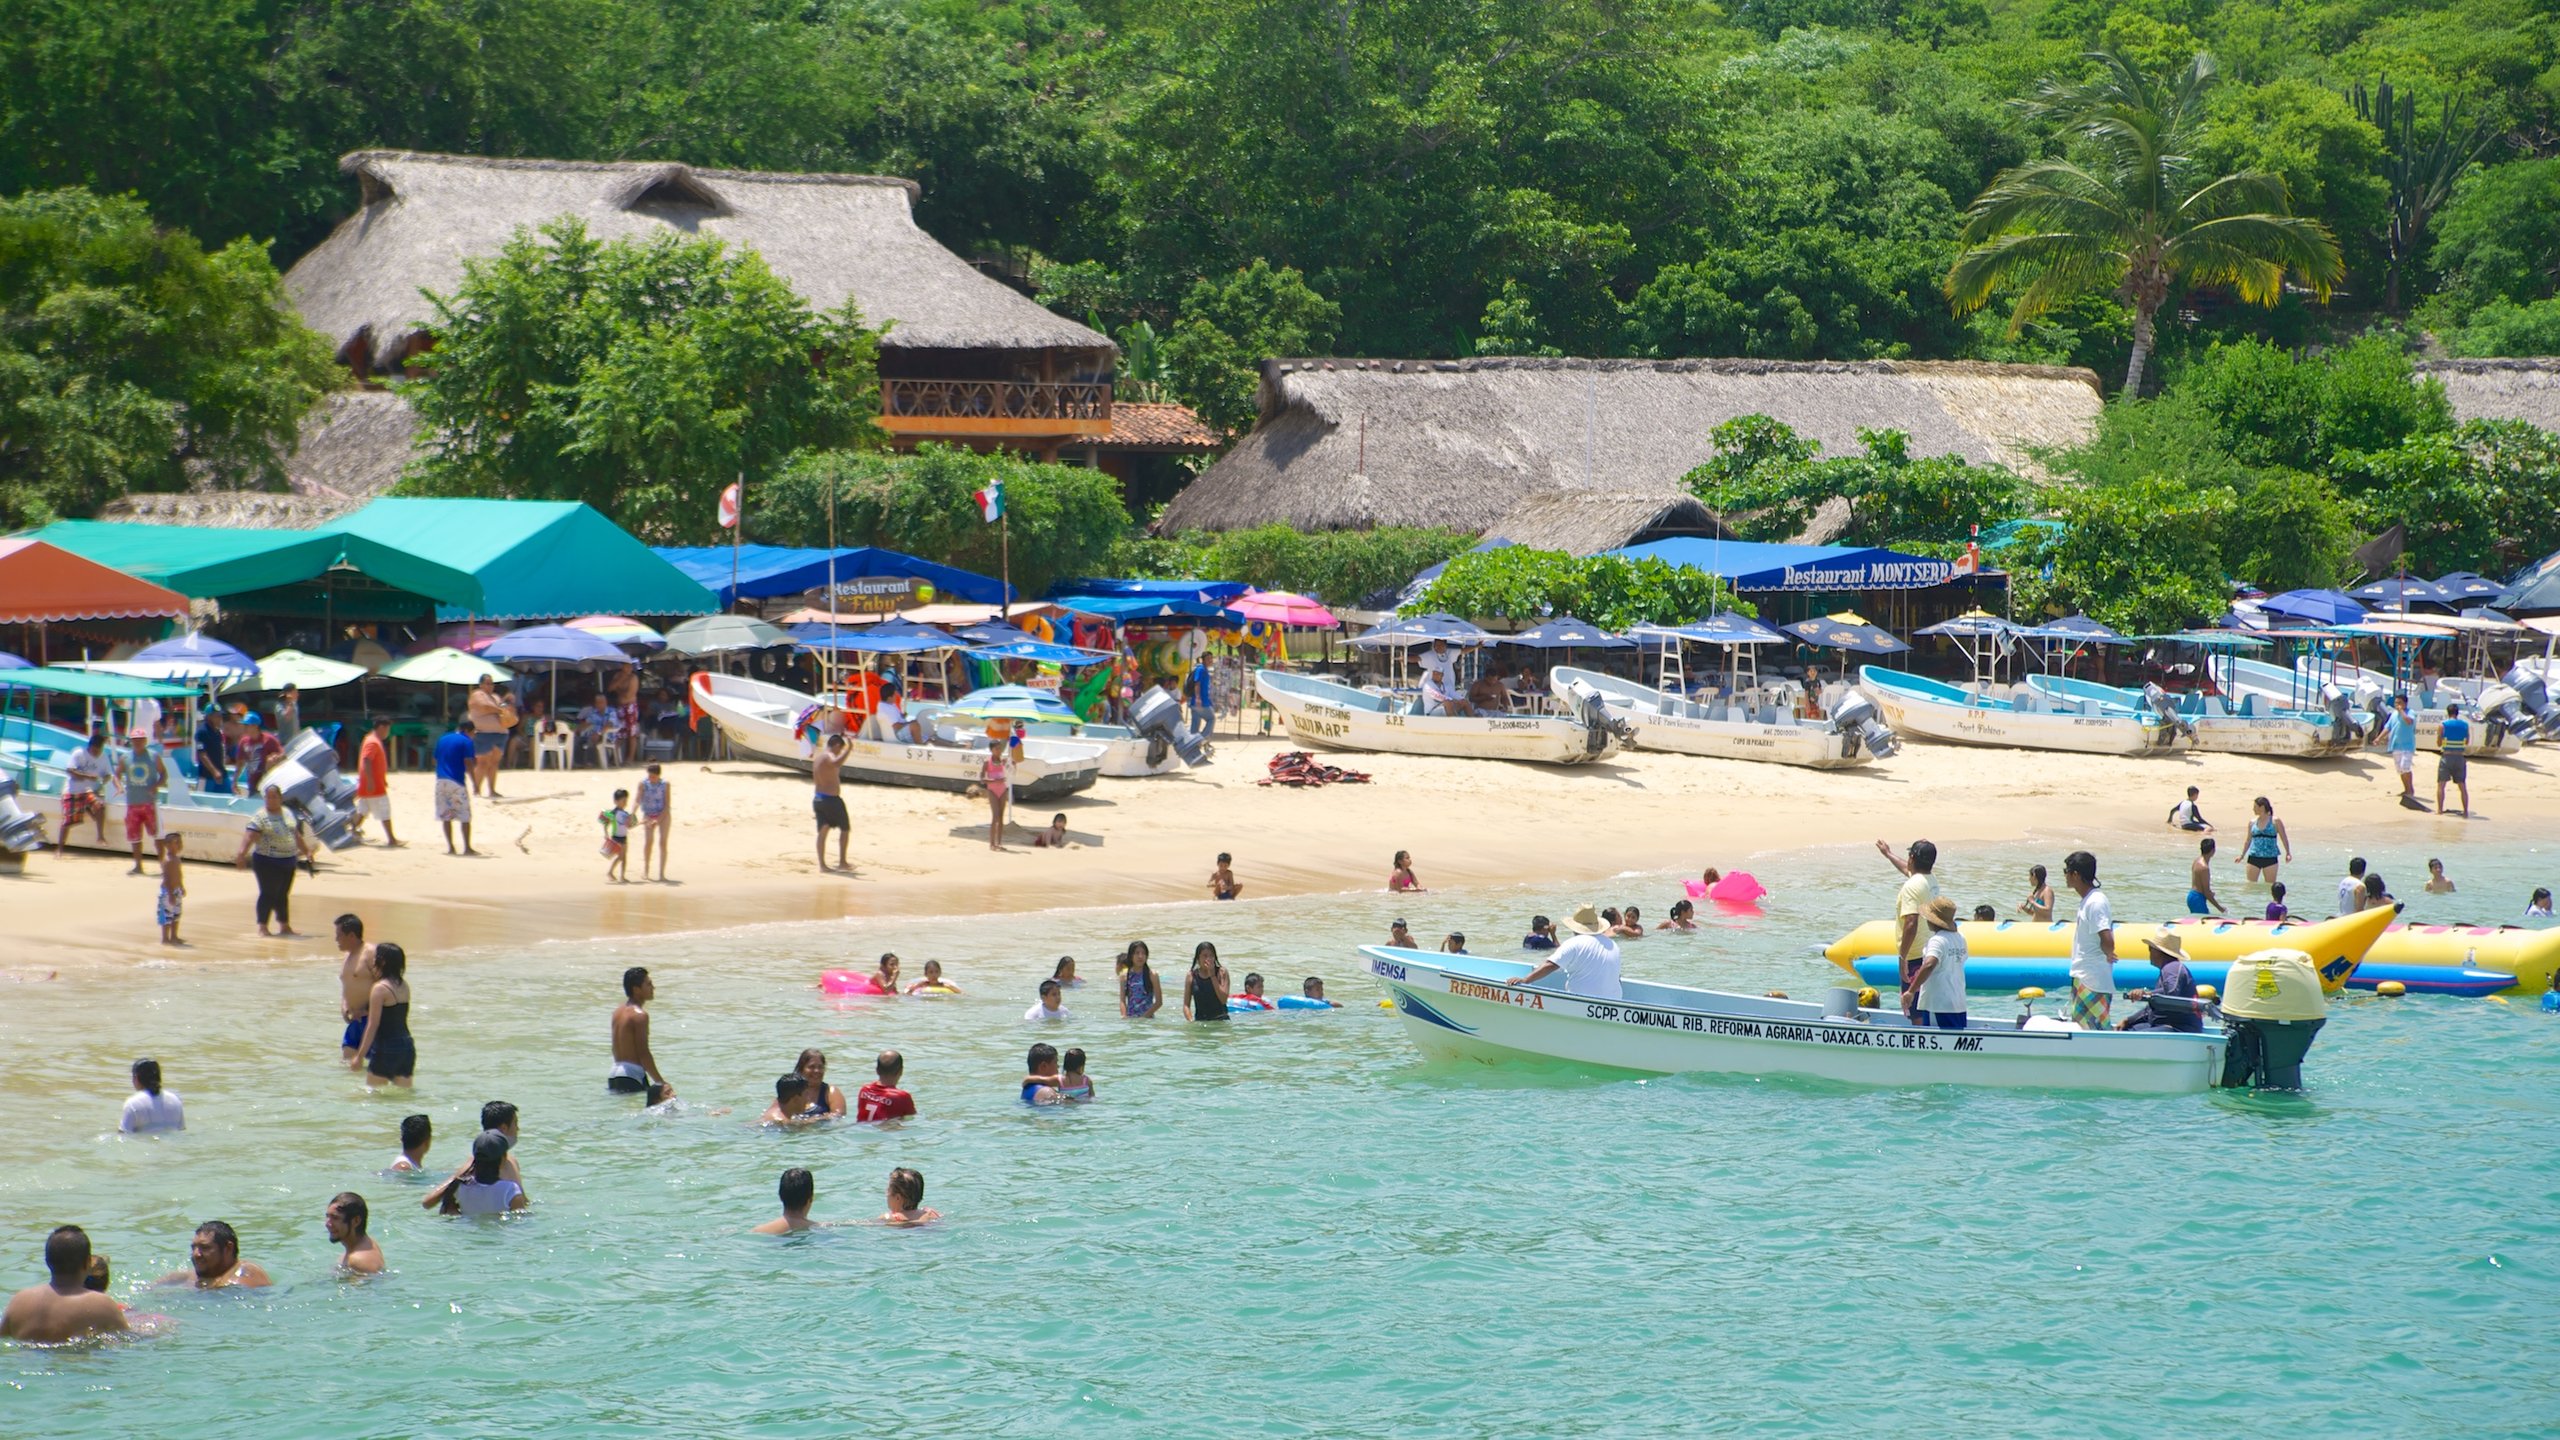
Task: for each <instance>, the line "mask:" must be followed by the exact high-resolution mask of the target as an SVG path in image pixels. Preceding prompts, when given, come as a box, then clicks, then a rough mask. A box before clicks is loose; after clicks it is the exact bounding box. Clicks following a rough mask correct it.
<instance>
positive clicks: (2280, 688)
mask: <svg viewBox="0 0 2560 1440" xmlns="http://www.w3.org/2000/svg"><path fill="white" fill-rule="evenodd" d="M2214 678H2215V682H2216V683H2217V684H2219V685H2220V686H2221V687H2222V689H2223V691H2224V693H2225V694H2226V695H2227V696H2228V697H2229V698H2231V699H2233V700H2237V701H2241V702H2243V703H2246V702H2247V701H2249V700H2252V699H2254V700H2256V701H2258V702H2259V703H2260V704H2263V705H2274V706H2291V705H2302V704H2305V703H2318V702H2319V700H2320V698H2321V697H2322V696H2323V695H2324V694H2325V693H2326V692H2327V690H2328V689H2329V688H2331V687H2334V688H2335V689H2336V690H2337V691H2339V692H2340V693H2341V694H2343V695H2345V696H2346V697H2347V698H2348V701H2349V703H2350V704H2351V705H2352V706H2353V707H2354V709H2355V710H2356V711H2357V712H2359V713H2361V714H2365V715H2371V716H2376V717H2378V716H2380V715H2381V714H2382V712H2384V711H2387V710H2389V709H2390V708H2391V693H2392V683H2391V677H2390V676H2389V675H2388V674H2386V673H2383V672H2380V671H2373V670H2363V669H2359V668H2357V667H2356V666H2353V665H2332V664H2330V663H2329V662H2327V661H2326V660H2324V659H2321V658H2319V657H2316V656H2304V657H2303V658H2301V659H2299V660H2296V661H2295V662H2294V663H2293V666H2292V667H2291V668H2288V667H2286V666H2282V665H2277V664H2273V663H2270V662H2268V661H2265V660H2250V659H2245V658H2238V657H2235V658H2234V659H2232V660H2231V661H2230V662H2229V664H2228V668H2224V667H2223V666H2221V665H2217V666H2216V669H2215V676H2214ZM2500 689H2505V687H2503V686H2501V687H2500ZM2441 698H2442V697H2440V696H2437V695H2433V694H2424V693H2422V694H2420V695H2417V696H2415V697H2413V698H2412V700H2411V703H2410V707H2409V718H2410V719H2412V720H2414V721H2416V722H2417V726H2418V748H2419V749H2421V750H2434V749H2438V748H2440V747H2441V746H2442V745H2443V743H2444V707H2443V705H2442V704H2441V703H2434V704H2429V703H2423V702H2426V701H2439V702H2440V701H2441ZM2457 698H2459V697H2457ZM2513 698H2514V692H2513V691H2511V690H2509V691H2507V692H2506V694H2505V695H2503V696H2499V697H2494V700H2493V697H2491V696H2489V695H2487V694H2482V695H2479V696H2475V697H2474V698H2473V699H2472V700H2471V701H2470V702H2468V703H2469V704H2470V705H2471V706H2473V707H2474V709H2473V714H2472V717H2471V719H2472V724H2471V753H2472V754H2473V755H2513V754H2515V753H2517V752H2518V751H2520V750H2522V749H2524V747H2525V742H2526V741H2527V740H2528V739H2530V738H2532V736H2531V730H2530V728H2529V727H2527V726H2510V725H2506V724H2503V723H2496V724H2493V723H2485V721H2486V720H2487V717H2485V716H2484V715H2482V714H2481V713H2480V707H2482V706H2483V705H2484V703H2486V704H2490V705H2494V703H2495V700H2512V699H2513ZM2366 734H2367V736H2368V737H2370V736H2371V735H2372V734H2373V729H2372V726H2371V725H2370V724H2368V725H2367V726H2366ZM2373 743H2374V744H2375V745H2377V746H2378V745H2379V744H2380V742H2379V741H2374V742H2373Z"/></svg>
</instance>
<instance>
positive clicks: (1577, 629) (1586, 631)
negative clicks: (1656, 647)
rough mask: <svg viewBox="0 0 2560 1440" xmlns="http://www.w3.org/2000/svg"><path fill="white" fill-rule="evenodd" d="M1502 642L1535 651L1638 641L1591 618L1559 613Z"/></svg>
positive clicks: (1628, 645)
mask: <svg viewBox="0 0 2560 1440" xmlns="http://www.w3.org/2000/svg"><path fill="white" fill-rule="evenodd" d="M1502 643H1504V644H1506V645H1526V646H1528V647H1529V648H1530V649H1532V650H1632V649H1634V648H1635V643H1636V642H1634V641H1633V640H1622V639H1620V638H1619V637H1617V636H1615V635H1612V634H1610V633H1609V632H1608V631H1606V630H1603V629H1601V628H1600V627H1599V626H1597V625H1594V624H1592V623H1591V622H1590V621H1588V620H1577V619H1575V618H1574V617H1572V616H1570V615H1559V616H1557V617H1556V618H1554V619H1553V620H1547V621H1542V622H1540V623H1539V624H1536V625H1532V626H1530V627H1529V628H1528V629H1526V630H1523V631H1521V632H1520V633H1519V634H1517V635H1510V636H1505V637H1503V639H1502Z"/></svg>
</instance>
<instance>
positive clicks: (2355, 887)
mask: <svg viewBox="0 0 2560 1440" xmlns="http://www.w3.org/2000/svg"><path fill="white" fill-rule="evenodd" d="M2363 908H2364V857H2363V856H2361V855H2359V856H2357V857H2356V858H2354V859H2353V860H2350V861H2348V862H2347V873H2346V874H2344V875H2342V876H2340V877H2339V878H2338V913H2339V914H2341V915H2353V914H2354V913H2356V912H2357V911H2359V910H2361V909H2363Z"/></svg>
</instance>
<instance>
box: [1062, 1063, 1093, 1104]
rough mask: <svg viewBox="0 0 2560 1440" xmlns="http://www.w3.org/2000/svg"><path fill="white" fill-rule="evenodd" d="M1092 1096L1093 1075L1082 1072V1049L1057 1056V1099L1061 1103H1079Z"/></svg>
mask: <svg viewBox="0 0 2560 1440" xmlns="http://www.w3.org/2000/svg"><path fill="white" fill-rule="evenodd" d="M1092 1098H1093V1077H1092V1076H1090V1075H1087V1074H1086V1073H1084V1051H1083V1050H1082V1049H1074V1050H1069V1051H1068V1052H1067V1053H1066V1054H1064V1055H1061V1056H1059V1057H1058V1101H1059V1103H1060V1104H1063V1105H1080V1104H1083V1103H1084V1102H1085V1101H1087V1100H1090V1099H1092Z"/></svg>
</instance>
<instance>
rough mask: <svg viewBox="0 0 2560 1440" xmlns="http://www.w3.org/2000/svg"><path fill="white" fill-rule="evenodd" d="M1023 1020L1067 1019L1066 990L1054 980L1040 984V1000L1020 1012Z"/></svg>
mask: <svg viewBox="0 0 2560 1440" xmlns="http://www.w3.org/2000/svg"><path fill="white" fill-rule="evenodd" d="M1022 1018H1023V1019H1025V1020H1064V1019H1066V1018H1067V992H1066V988H1065V987H1064V986H1062V985H1060V984H1059V983H1058V982H1057V981H1055V980H1043V981H1041V982H1040V998H1039V999H1038V1000H1035V1001H1033V1002H1032V1004H1031V1008H1030V1009H1028V1010H1025V1011H1023V1012H1022Z"/></svg>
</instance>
